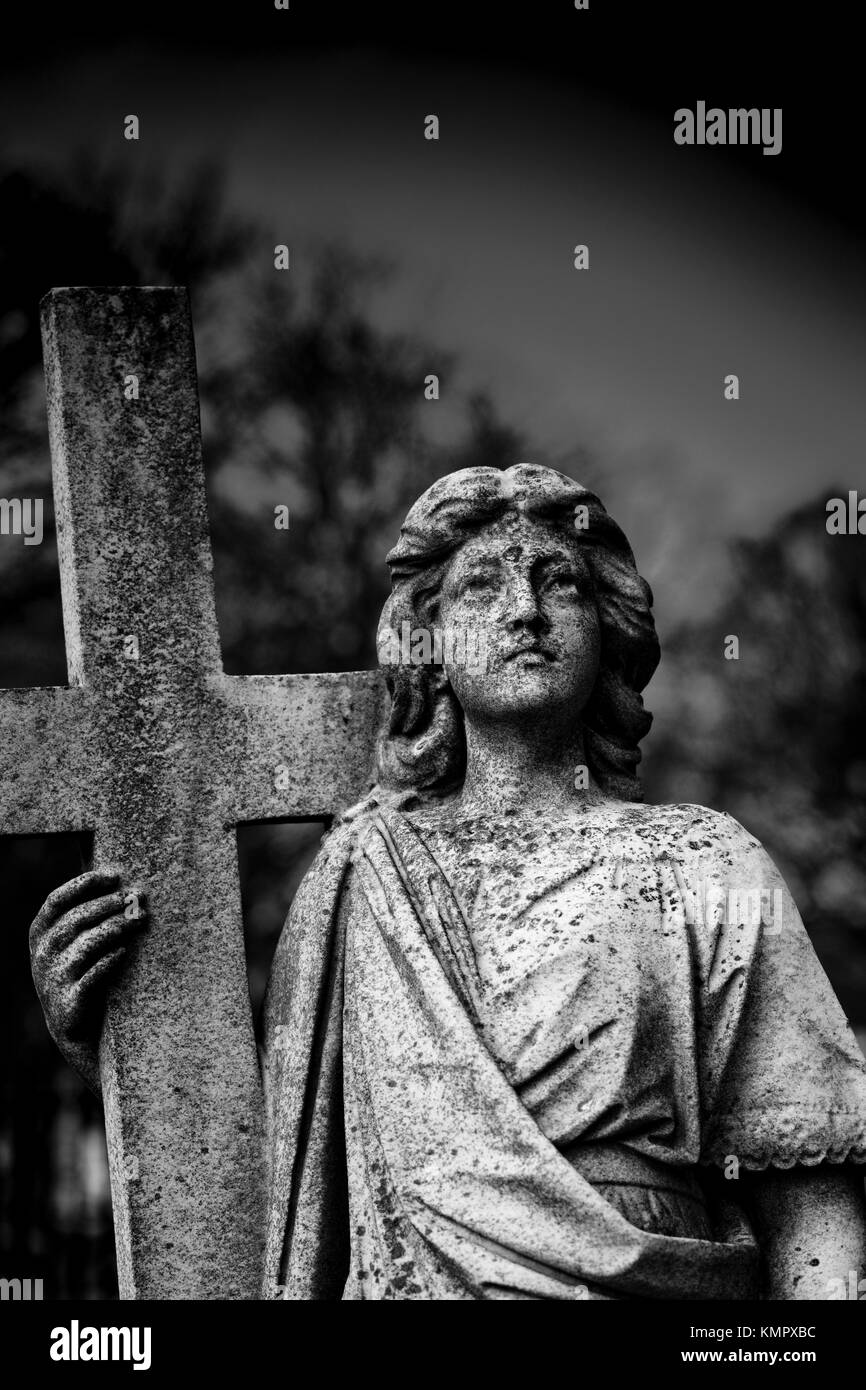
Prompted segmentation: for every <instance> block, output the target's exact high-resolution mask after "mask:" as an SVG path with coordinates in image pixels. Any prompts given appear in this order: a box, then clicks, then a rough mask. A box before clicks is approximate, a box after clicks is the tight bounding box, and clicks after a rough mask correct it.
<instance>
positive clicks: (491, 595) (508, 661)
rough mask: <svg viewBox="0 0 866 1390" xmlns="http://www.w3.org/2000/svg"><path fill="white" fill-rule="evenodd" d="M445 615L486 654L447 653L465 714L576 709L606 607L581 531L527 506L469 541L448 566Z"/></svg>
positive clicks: (588, 684)
mask: <svg viewBox="0 0 866 1390" xmlns="http://www.w3.org/2000/svg"><path fill="white" fill-rule="evenodd" d="M439 623H440V626H441V627H442V628H443V630H447V629H449V628H453V629H454V630H455V631H457V632H465V633H466V634H467V644H468V645H467V649H468V646H469V645H471V646H472V648H473V650H474V651H475V652H476V653H477V652H478V651H479V650H480V651H481V652H482V653H483V654H484V658H485V659H484V661H483V662H478V661H477V660H476V661H474V662H466V661H456V660H451V661H450V662H449V660H448V659H447V656H446V659H445V663H444V664H445V671H446V674H447V676H448V679H449V681H450V683H451V686H452V688H453V690H454V693H455V695H456V696H457V699H458V700H459V701H460V704H461V706H462V707H463V711H464V714H465V715H466V718H467V720H469V722H470V723H471V722H472V721H473V718H476V719H479V720H488V721H489V720H491V719H493V720H503V721H509V720H515V719H519V718H521V717H525V716H527V715H530V714H546V715H548V716H549V717H551V718H553V717H554V716H556V715H557V714H559V713H563V712H567V713H568V714H569V715H570V716H571V717H572V718H574V717H576V716H577V715H578V714H579V713H580V711H581V710H582V709H583V708H584V706H585V705H586V702H587V700H588V699H589V697H590V695H591V694H592V691H593V687H594V686H595V681H596V677H597V675H598V665H599V646H600V638H599V621H598V610H597V608H596V603H595V599H594V596H593V591H592V581H591V578H590V573H589V570H588V568H587V566H586V564H585V562H584V560H583V559H582V557H581V555H580V550H579V545H578V542H577V539H576V538H575V540H574V541H571V540H570V539H569V538H568V536H567V535H564V534H563V531H562V529H561V528H554V527H552V526H549V525H548V524H546V523H545V522H544V521H538V520H535V519H533V518H530V517H526V516H523V515H522V514H520V513H509V514H508V515H507V516H506V517H504V518H503V519H502V520H501V521H498V522H496V523H494V524H492V525H491V526H489V527H488V528H486V529H485V530H484V531H483V532H481V533H480V534H479V535H477V536H475V537H473V538H472V539H471V540H469V541H467V542H466V544H465V545H463V546H462V547H461V549H460V550H459V551H458V552H457V553H456V554H455V555H454V557H453V559H452V560H451V563H450V565H449V566H448V570H447V573H446V575H445V578H444V582H443V585H442V590H441V595H440V610H439Z"/></svg>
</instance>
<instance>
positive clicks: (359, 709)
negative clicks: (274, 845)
mask: <svg viewBox="0 0 866 1390" xmlns="http://www.w3.org/2000/svg"><path fill="white" fill-rule="evenodd" d="M224 680H225V687H224V689H225V700H226V705H227V708H228V714H229V721H230V728H231V733H230V737H229V738H228V739H227V740H226V746H227V747H226V762H225V765H224V767H223V769H222V772H223V776H224V777H225V780H226V785H227V786H228V788H229V791H228V804H229V806H230V807H231V810H230V819H231V821H232V822H233V823H235V824H237V823H240V822H243V821H257V820H279V819H281V818H284V817H285V818H289V817H297V818H303V819H304V820H324V819H326V818H328V817H329V816H332V815H334V813H335V812H336V811H338V810H339V809H340V808H341V807H344V806H350V805H351V804H352V803H353V802H354V801H357V800H359V799H360V798H361V797H362V796H363V795H364V793H365V791H366V790H367V789H368V787H369V785H370V778H371V773H372V767H371V750H372V749H373V747H374V745H375V739H376V732H377V730H378V728H379V725H380V722H381V720H382V717H383V715H384V711H385V701H386V696H387V692H386V690H385V684H384V681H383V680H382V678H381V676H379V675H378V673H376V672H373V671H347V672H340V673H336V674H332V673H326V674H324V675H303V676H226V677H225V678H224Z"/></svg>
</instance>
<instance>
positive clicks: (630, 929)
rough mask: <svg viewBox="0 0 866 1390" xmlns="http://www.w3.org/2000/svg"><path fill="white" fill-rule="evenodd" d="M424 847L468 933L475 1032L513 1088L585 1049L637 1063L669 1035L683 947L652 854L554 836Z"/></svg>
mask: <svg viewBox="0 0 866 1390" xmlns="http://www.w3.org/2000/svg"><path fill="white" fill-rule="evenodd" d="M429 843H430V848H431V850H432V851H433V853H434V854H435V857H436V858H437V860H438V861H439V863H440V866H441V867H442V869H443V870H444V872H445V873H446V875H447V877H448V879H449V881H450V883H451V884H452V886H453V889H454V892H455V895H456V897H457V899H458V901H459V903H460V906H461V908H462V911H463V916H464V919H465V921H466V924H467V927H468V931H469V936H470V939H471V942H472V948H473V952H474V955H475V961H476V964H477V971H478V979H479V982H480V991H479V999H478V1012H479V1021H480V1022H481V1024H482V1026H483V1029H484V1033H485V1036H486V1038H487V1041H488V1044H489V1045H490V1046H491V1049H492V1051H493V1052H494V1054H495V1055H496V1056H497V1057H498V1058H499V1059H500V1061H501V1062H502V1063H503V1064H504V1065H505V1066H506V1068H507V1071H508V1074H509V1075H511V1076H512V1078H513V1079H515V1080H521V1079H525V1078H526V1077H528V1076H531V1075H534V1074H536V1073H539V1072H542V1071H543V1070H544V1068H545V1067H546V1066H547V1065H548V1064H550V1063H551V1061H552V1059H554V1058H556V1057H561V1056H562V1055H563V1053H564V1050H565V1051H568V1052H570V1053H575V1055H577V1056H578V1057H580V1056H581V1055H582V1049H583V1047H584V1045H586V1047H587V1053H586V1055H587V1057H588V1058H591V1059H592V1060H593V1061H595V1060H596V1059H598V1058H600V1057H601V1055H602V1053H603V1054H608V1053H610V1052H611V1051H613V1052H614V1053H616V1054H617V1055H622V1056H623V1057H626V1056H634V1055H635V1054H636V1053H640V1055H642V1056H648V1055H649V1053H650V1052H651V1051H652V1048H651V1047H649V1046H648V1045H646V1044H647V1040H649V1039H652V1038H653V1037H657V1038H664V1037H666V1036H668V1035H669V1034H670V1022H671V1016H672V1014H673V1013H674V1012H676V1000H677V999H679V998H684V997H687V996H688V994H689V992H690V989H691V984H690V973H691V972H690V962H689V949H688V938H687V933H686V932H685V928H684V924H683V923H682V921H680V920H678V919H677V917H676V914H674V915H672V913H671V911H670V909H669V906H668V908H667V909H666V908H665V906H664V894H663V892H662V891H661V888H662V884H661V881H660V878H659V872H658V866H657V864H656V862H655V859H654V857H653V856H652V855H647V854H646V853H642V852H641V851H640V847H639V846H636V845H634V844H630V843H624V842H623V841H622V839H621V838H620V837H617V836H611V835H605V834H597V833H586V834H582V833H581V831H580V830H579V829H576V830H573V829H568V828H562V829H560V828H557V827H553V828H551V827H547V829H546V830H544V831H542V832H540V833H537V834H533V835H527V834H523V835H521V836H516V837H514V838H508V837H503V836H497V835H495V834H492V835H490V837H489V838H487V837H482V836H479V835H478V833H477V831H476V834H475V836H474V837H473V838H472V840H471V841H470V840H469V839H468V838H467V839H466V840H462V841H461V839H460V837H459V836H455V835H445V834H440V835H437V836H435V838H434V840H433V841H432V842H429ZM599 1048H600V1049H601V1051H599ZM575 1050H576V1052H575Z"/></svg>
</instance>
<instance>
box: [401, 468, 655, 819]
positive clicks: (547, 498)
mask: <svg viewBox="0 0 866 1390" xmlns="http://www.w3.org/2000/svg"><path fill="white" fill-rule="evenodd" d="M578 507H582V508H585V509H586V511H585V512H583V513H580V514H578V512H577V511H576V509H577V508H578ZM511 510H513V511H520V512H523V513H524V514H526V515H528V516H531V517H535V518H538V519H541V520H544V521H546V522H548V523H549V524H552V525H554V526H558V527H561V528H562V530H563V531H564V532H565V533H566V534H567V535H568V536H569V537H571V538H572V539H574V538H577V541H578V544H579V546H580V553H581V555H582V556H583V558H584V560H585V561H586V563H587V566H588V568H589V571H590V575H591V578H592V583H593V589H594V595H595V601H596V605H597V608H598V615H599V627H600V635H601V651H600V664H599V672H598V678H597V680H596V684H595V688H594V690H593V693H592V695H591V697H590V699H589V701H588V702H587V704H586V707H585V708H584V710H583V712H582V714H581V716H580V722H581V724H582V727H583V735H584V750H585V755H586V759H587V763H588V765H589V768H590V771H591V772H592V775H593V777H594V778H595V780H596V782H597V783H598V784H599V786H600V787H601V788H602V789H603V790H604V791H606V792H607V793H609V794H610V795H613V796H617V797H619V798H621V799H623V800H628V801H641V800H642V799H643V790H642V788H641V784H640V781H639V779H638V776H637V772H636V769H637V764H638V763H639V761H640V756H641V755H640V749H639V747H638V744H639V743H640V740H641V739H642V738H643V737H644V736H645V734H646V733H647V732H648V730H649V727H650V724H651V723H652V715H651V714H650V713H649V712H648V711H647V710H645V709H644V706H643V700H642V699H641V693H640V692H641V691H642V690H643V689H644V687H645V686H646V684H647V682H648V681H649V679H650V677H651V675H652V673H653V671H654V670H655V668H656V666H657V665H658V661H659V655H660V653H659V643H658V638H657V636H656V630H655V623H654V622H653V616H652V591H651V589H650V587H649V585H648V584H647V583H646V581H645V580H644V579H642V578H641V577H640V575H639V574H638V572H637V569H636V566H635V560H634V556H633V554H632V552H631V549H630V547H629V544H628V541H627V540H626V538H625V536H624V535H623V533H622V531H621V530H620V529H619V527H618V526H617V525H616V523H615V522H614V521H613V519H612V518H611V517H610V516H608V514H607V512H606V511H605V509H604V507H603V506H602V504H601V502H600V501H599V499H598V498H597V497H596V496H595V494H594V493H592V492H589V491H588V490H587V489H586V488H584V487H582V486H581V485H580V484H579V483H576V482H574V481H573V479H571V478H568V477H566V476H565V475H564V474H563V473H557V472H555V471H554V470H553V469H552V468H542V467H539V466H537V465H534V464H526V463H520V464H517V465H515V467H513V468H508V469H506V470H504V471H503V470H500V469H497V468H464V469H461V470H460V471H459V472H457V473H449V474H448V475H447V476H446V477H444V478H440V479H439V480H438V482H435V483H434V484H433V486H432V487H430V488H428V490H427V491H426V492H425V493H424V494H423V495H422V496H421V497H419V499H418V501H417V502H416V503H415V504H414V506H413V507H412V508H411V510H410V512H409V514H408V516H407V517H406V520H405V521H404V523H403V526H402V527H401V530H400V539H399V541H398V543H397V545H396V546H395V547H394V549H393V550H392V551H391V552H390V554H389V555H388V557H387V563H388V566H389V568H390V570H391V595H390V598H389V599H388V601H387V603H386V604H385V607H384V609H383V610H382V617H381V619H380V622H379V634H380V639H381V638H382V636H383V635H384V634H385V632H386V630H387V629H389V628H390V629H394V630H396V631H397V632H400V631H402V624H403V622H404V621H408V623H409V624H410V629H415V628H417V627H429V626H431V625H432V624H433V623H434V622H435V619H436V613H437V611H438V602H439V591H440V587H441V584H442V580H443V577H444V575H445V571H446V569H447V566H448V563H449V561H450V559H451V558H452V556H453V555H454V554H455V553H456V551H457V550H458V549H459V548H460V546H461V545H462V544H463V543H464V542H465V541H466V540H468V539H469V537H470V536H472V535H475V534H477V533H478V532H479V531H481V530H483V529H484V527H485V526H488V525H490V524H491V523H493V522H495V521H497V520H498V519H499V518H501V517H502V516H504V515H505V514H506V513H507V512H508V511H511ZM578 515H579V516H580V522H581V525H580V526H579V527H578V525H576V521H577V518H578ZM584 522H585V523H586V524H585V525H583V523H584ZM389 653H390V658H391V659H390V660H389ZM379 654H380V655H379V660H380V665H381V666H382V667H383V670H384V673H385V679H386V683H387V686H388V690H389V692H390V695H391V712H390V718H389V719H388V722H387V725H386V727H384V728H383V729H382V731H381V733H380V735H379V741H378V747H377V774H378V782H379V787H380V789H381V790H382V791H383V792H390V793H397V794H406V793H415V794H417V795H419V796H421V797H425V798H429V797H441V796H445V795H447V794H449V793H451V792H453V791H455V790H456V789H457V788H458V787H459V786H460V784H461V783H462V781H463V778H464V776H465V771H466V736H465V726H464V718H463V711H462V709H461V708H460V705H459V703H458V701H457V697H456V696H455V694H454V692H453V690H452V688H451V685H450V682H449V680H448V677H447V676H446V674H445V671H444V669H443V668H442V666H441V665H409V664H400V663H399V662H398V663H396V664H394V663H393V656H394V653H393V651H391V649H390V647H389V644H388V643H387V642H384V641H382V640H380V642H379ZM576 717H577V716H576Z"/></svg>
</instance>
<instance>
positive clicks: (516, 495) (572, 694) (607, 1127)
mask: <svg viewBox="0 0 866 1390" xmlns="http://www.w3.org/2000/svg"><path fill="white" fill-rule="evenodd" d="M388 563H389V566H390V569H391V576H392V591H391V596H390V598H389V600H388V603H387V604H386V607H385V611H384V613H383V616H382V622H381V626H380V648H379V650H380V662H381V663H382V664H383V666H384V668H385V674H386V679H387V684H388V689H389V692H390V695H391V711H390V718H389V721H388V724H387V727H386V728H385V729H383V730H382V732H381V735H380V739H379V744H378V750H377V761H378V782H377V785H376V787H375V788H374V790H373V792H372V793H371V794H370V796H369V797H368V798H367V799H366V800H365V801H363V802H362V803H360V804H359V805H358V806H355V807H353V808H352V809H351V810H349V811H347V812H346V813H345V815H344V816H343V817H342V818H341V819H340V820H339V821H338V823H337V824H336V825H335V826H334V827H333V828H332V830H331V831H330V832H329V833H328V834H327V835H326V836H325V838H324V841H323V844H322V847H321V849H320V851H319V853H318V855H317V858H316V860H315V862H314V864H313V865H312V867H311V869H310V871H309V872H308V874H307V875H306V877H305V879H304V881H303V882H302V884H301V886H300V888H299V890H298V893H297V895H296V898H295V901H294V904H293V906H292V910H291V913H290V915H289V920H288V922H287V925H286V928H285V930H284V931H283V934H282V937H281V939H280V943H279V946H278V949H277V953H276V957H275V961H274V965H273V970H272V975H271V981H270V985H269V988H268V994H267V999H266V1003H265V1009H264V1017H263V1029H262V1065H263V1077H264V1082H265V1092H266V1100H267V1109H268V1120H269V1149H270V1174H271V1200H270V1218H269V1229H268V1235H267V1248H266V1251H265V1274H264V1286H263V1291H264V1296H265V1297H275V1296H276V1297H286V1298H293V1299H294V1298H297V1299H314V1298H315V1299H318V1298H325V1299H339V1298H345V1299H381V1298H388V1299H425V1300H427V1299H464V1298H469V1299H472V1298H482V1299H486V1298H506V1299H508V1298H511V1299H514V1298H516V1299H566V1300H570V1299H632V1298H640V1299H643V1298H667V1299H671V1298H673V1299H690V1298H701V1299H727V1298H735V1299H749V1298H757V1297H769V1298H795V1299H822V1298H831V1297H834V1296H835V1295H834V1293H833V1289H834V1287H839V1285H837V1284H836V1282H835V1281H838V1280H842V1281H843V1284H842V1287H847V1281H848V1274H849V1271H850V1270H852V1269H854V1270H860V1269H861V1268H862V1266H863V1264H864V1247H866V1219H864V1203H863V1182H862V1176H861V1174H862V1171H863V1170H862V1169H858V1168H857V1167H856V1166H855V1165H856V1164H858V1163H859V1164H863V1163H866V1064H864V1060H863V1058H862V1056H861V1054H860V1052H859V1049H858V1047H857V1043H856V1041H855V1039H854V1037H853V1035H852V1033H851V1031H850V1029H849V1027H848V1024H847V1021H846V1019H845V1017H844V1014H843V1013H842V1010H841V1008H840V1006H839V1004H838V1002H837V1000H836V998H835V996H834V994H833V992H832V989H831V987H830V985H829V982H828V981H827V979H826V976H825V975H824V973H823V971H822V969H821V967H820V965H819V963H818V961H817V958H816V956H815V954H814V952H813V950H812V947H811V945H810V943H809V940H808V937H807V936H806V933H805V930H804V928H803V926H802V923H801V921H800V919H799V916H798V913H797V910H796V907H795V906H794V903H793V901H792V899H791V897H790V894H789V893H788V891H787V889H786V887H785V884H784V882H783V880H782V879H781V877H780V875H779V873H778V871H777V870H776V868H775V866H774V865H773V863H772V861H771V860H770V859H769V857H768V856H767V854H766V853H765V852H764V850H763V849H762V848H761V846H760V844H759V843H758V842H757V841H756V840H755V839H754V838H753V837H752V836H751V835H750V834H749V833H748V832H747V831H746V830H744V829H743V828H742V826H740V825H739V824H738V823H737V822H736V821H734V820H732V819H731V818H730V817H729V816H727V815H723V814H719V813H717V812H714V811H711V810H708V809H706V808H704V807H700V806H691V805H673V806H649V805H645V804H643V803H642V799H641V789H640V785H639V782H638V778H637V772H636V769H637V764H638V761H639V758H640V753H639V747H638V745H639V743H640V740H641V739H642V738H643V737H644V735H645V734H646V732H647V730H648V728H649V725H650V715H649V714H648V713H647V712H646V711H645V710H644V708H643V703H642V700H641V694H640V692H641V691H642V690H643V688H644V687H645V685H646V684H647V682H648V681H649V679H650V676H651V675H652V673H653V671H654V669H655V667H656V665H657V663H658V659H659V646H658V641H657V638H656V634H655V628H654V624H653V619H652V614H651V602H652V595H651V593H650V590H649V587H648V585H647V584H646V583H645V582H644V581H643V580H642V579H641V578H640V577H639V575H638V573H637V570H636V568H635V562H634V557H633V555H632V552H631V550H630V549H629V546H628V544H627V542H626V539H625V537H624V536H623V534H622V532H621V531H620V529H619V528H618V527H617V526H616V524H615V523H614V522H613V520H612V519H611V518H610V517H609V516H608V514H607V512H606V511H605V509H604V507H603V506H602V504H601V503H600V502H599V500H598V499H597V498H596V497H595V496H594V495H593V494H592V493H590V492H588V491H587V490H585V489H584V488H582V487H580V486H579V485H578V484H577V483H575V482H573V481H572V480H571V479H570V478H567V477H565V476H563V475H562V474H559V473H556V472H553V471H551V470H549V469H546V468H541V467H535V466H530V465H528V464H520V465H518V466H516V467H513V468H509V469H508V470H506V471H504V472H500V471H499V470H496V469H493V468H484V467H479V468H469V469H465V470H463V471H461V472H459V473H454V474H452V475H450V476H448V477H445V478H442V479H440V480H439V481H438V482H437V483H435V484H434V485H433V486H432V487H431V488H430V489H429V490H428V491H427V492H426V493H425V494H424V495H423V496H422V497H421V498H420V499H419V501H418V502H416V504H415V505H414V506H413V507H412V509H411V511H410V512H409V515H408V517H407V519H406V522H405V524H404V526H403V528H402V530H401V534H400V540H399V542H398V544H397V545H396V547H395V548H394V550H392V552H391V554H390V555H389V557H388ZM406 634H409V641H408V642H407V641H404V640H403V638H404V637H405V636H406ZM431 635H432V637H433V638H435V639H436V640H426V641H425V640H421V639H422V638H425V637H426V638H427V639H431ZM449 639H450V640H449ZM407 653H408V655H407ZM470 654H471V655H472V656H473V659H471V660H470V659H469V655H470ZM479 654H480V656H481V657H482V658H483V659H479ZM437 658H438V659H437ZM122 886H123V885H122V880H121V878H117V879H114V878H111V877H106V876H100V875H95V874H89V875H85V876H84V877H83V878H81V879H79V880H76V882H75V883H74V884H72V885H67V886H66V888H64V889H61V890H58V892H57V893H55V894H53V895H52V896H51V898H49V900H48V902H47V903H46V905H45V907H44V908H43V910H42V912H41V913H40V915H39V917H38V918H37V919H36V922H35V923H34V927H33V931H32V952H33V970H34V978H35V981H36V986H37V989H38V991H39V995H40V998H41V1000H42V1003H43V1007H44V1009H45V1013H46V1018H47V1021H48V1025H49V1028H50V1029H51V1031H52V1033H53V1036H54V1037H55V1039H56V1040H57V1042H58V1043H59V1045H60V1046H61V1048H62V1049H63V1050H64V1052H65V1054H66V1055H67V1057H68V1058H69V1059H70V1060H71V1061H72V1062H73V1063H74V1064H75V1065H76V1066H78V1068H79V1069H80V1070H81V1071H82V1073H83V1074H84V1075H85V1076H87V1077H88V1078H89V1080H90V1082H91V1084H93V1085H94V1086H96V1087H98V1085H99V1081H98V1074H97V1064H96V1050H95V1047H96V1043H95V1040H96V1039H97V1038H98V1033H99V1025H100V1019H101V1011H102V1006H103V1004H102V1001H103V997H104V990H105V984H106V981H107V980H108V979H109V978H111V977H112V976H113V975H114V973H115V972H116V970H117V966H118V964H119V963H120V962H122V959H123V953H124V951H125V949H126V945H125V942H126V940H127V934H128V933H129V932H132V931H134V930H136V929H137V928H136V925H135V924H130V923H128V922H126V921H125V920H124V918H123V915H122V901H123V894H122ZM122 987H123V980H122V975H121V976H120V982H119V988H122ZM218 1025H219V1020H218V1019H215V1020H214V1026H215V1027H218Z"/></svg>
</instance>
